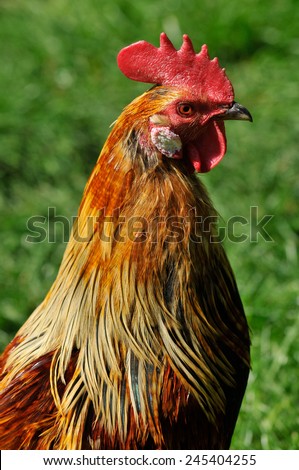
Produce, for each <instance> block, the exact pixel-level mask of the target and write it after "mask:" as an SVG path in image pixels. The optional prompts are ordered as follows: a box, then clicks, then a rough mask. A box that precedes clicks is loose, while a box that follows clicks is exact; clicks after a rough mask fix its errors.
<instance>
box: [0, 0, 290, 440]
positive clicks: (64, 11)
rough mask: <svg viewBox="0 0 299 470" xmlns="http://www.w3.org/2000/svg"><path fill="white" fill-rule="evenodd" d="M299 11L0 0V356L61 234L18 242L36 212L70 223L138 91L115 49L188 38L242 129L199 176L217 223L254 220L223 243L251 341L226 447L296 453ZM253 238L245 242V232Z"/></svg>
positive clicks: (241, 5)
mask: <svg viewBox="0 0 299 470" xmlns="http://www.w3.org/2000/svg"><path fill="white" fill-rule="evenodd" d="M298 24H299V2H298V1H296V0H264V1H263V2H261V1H259V0H242V2H240V1H239V0H214V1H210V0H201V1H197V0H188V2H187V1H186V2H183V1H182V0H152V1H143V0H142V1H141V0H139V1H137V2H133V1H127V0H116V1H115V0H114V1H113V0H100V1H95V0H84V1H82V0H44V1H41V0H26V1H25V0H24V1H21V0H13V1H11V0H2V1H1V2H0V52H1V56H0V57H1V63H0V90H1V91H0V132H1V137H0V139H1V141H0V172H1V196H0V208H1V225H0V227H1V235H0V260H1V271H0V284H1V293H0V312H1V313H0V348H1V349H3V348H4V346H5V345H6V344H7V343H8V341H9V340H10V339H11V338H12V336H13V335H14V334H15V333H16V331H17V329H18V328H19V326H20V325H21V324H22V323H23V322H24V320H25V319H26V318H27V316H28V315H29V314H30V313H31V312H32V310H33V309H34V308H35V307H36V306H37V305H38V303H39V302H40V301H41V300H42V299H43V297H44V295H45V294H46V292H47V290H48V289H49V287H50V285H51V283H52V282H53V280H54V278H55V275H56V273H57V269H58V266H59V263H60V261H61V257H62V254H63V251H64V249H65V241H64V239H65V237H66V236H67V233H65V232H66V231H65V230H63V226H62V224H56V229H57V230H56V239H55V243H52V242H51V243H50V242H49V241H45V242H43V243H28V241H27V240H26V236H27V235H28V229H27V226H26V223H27V220H28V219H29V218H30V217H32V216H33V215H41V216H45V217H47V214H48V207H55V208H56V213H57V215H63V216H65V217H67V218H68V219H70V218H71V217H72V216H73V215H75V214H76V210H77V207H78V205H79V202H80V199H81V195H82V191H83V188H84V184H85V182H86V180H87V177H88V175H89V173H90V171H91V169H92V167H93V165H94V163H95V161H96V159H97V156H98V153H99V151H100V149H101V146H102V144H103V142H104V140H105V138H106V137H107V135H108V132H109V125H110V124H111V122H113V121H114V120H115V119H116V118H117V116H118V115H119V114H120V112H121V110H122V108H123V107H124V105H126V104H127V103H128V102H129V101H130V100H132V99H133V98H134V97H135V96H137V95H138V94H139V93H140V92H141V91H143V90H145V89H146V85H144V84H139V83H134V82H131V81H129V80H127V79H126V78H125V77H124V76H122V74H121V73H120V71H119V70H118V68H117V66H116V60H115V58H116V54H117V53H118V51H119V50H120V49H121V48H122V47H123V46H125V45H127V44H129V43H131V42H134V41H136V40H139V39H146V40H148V41H150V42H152V43H154V44H156V45H158V37H159V34H160V32H161V31H165V32H166V33H167V34H168V35H169V37H170V38H171V40H172V41H173V42H174V44H175V46H176V47H179V46H180V45H181V36H182V34H183V33H188V34H189V35H190V36H191V38H192V40H193V43H194V45H195V47H196V48H197V49H198V50H199V48H200V46H201V44H203V43H207V44H208V46H209V50H210V54H211V56H214V55H217V56H218V57H219V58H220V63H221V65H222V66H225V67H226V69H227V73H228V75H229V77H230V79H231V80H232V82H233V84H234V88H235V92H236V99H237V100H239V101H240V102H241V103H242V104H244V105H246V106H247V107H248V108H249V109H250V111H251V112H252V114H253V117H254V123H253V124H248V123H242V122H229V123H227V125H226V128H227V137H228V144H229V147H228V153H227V156H226V158H225V159H224V160H223V162H222V163H221V164H220V165H219V166H218V167H217V168H215V169H214V170H213V171H212V172H211V173H209V174H206V175H202V176H201V178H202V180H203V181H204V182H205V184H206V185H207V186H208V188H209V191H210V194H211V196H212V199H213V200H214V202H215V205H216V207H217V209H218V210H219V212H220V214H221V215H222V217H223V220H222V221H221V222H220V223H221V224H223V226H225V221H227V220H229V219H230V218H231V217H232V216H234V215H240V216H242V217H245V218H246V219H249V215H250V207H252V206H256V207H258V211H259V212H258V218H259V219H261V218H262V217H263V216H264V215H267V214H270V215H273V218H272V219H271V221H270V222H269V223H268V224H267V226H266V228H267V231H268V233H269V234H270V236H271V237H272V240H273V241H271V242H269V241H265V240H263V239H262V237H260V236H259V237H258V240H257V241H254V233H253V232H254V224H255V222H254V220H251V221H249V222H248V224H246V225H243V226H242V225H241V224H238V225H237V226H235V234H237V235H238V234H242V233H245V234H246V237H247V240H246V241H245V242H243V243H235V242H233V241H231V240H229V239H227V240H226V241H225V245H226V249H227V252H228V255H229V258H230V260H231V263H232V265H233V268H234V271H235V273H236V277H237V280H238V284H239V289H240V292H241V295H242V298H243V301H244V305H245V308H246V312H247V316H248V321H249V323H250V327H251V331H252V373H251V377H250V381H249V385H248V389H247V393H246V397H245V400H244V402H243V407H242V411H241V413H240V417H239V420H238V424H237V428H236V432H235V436H234V440H233V445H232V447H233V448H234V449H296V448H299V413H298V409H299V380H298V362H299V345H298V336H299V315H298V305H299V288H298V233H299V217H298V199H299V179H298V173H299V158H298V144H299V139H298V131H299V114H298V98H299V87H298V82H299V69H298V59H299V37H298ZM252 233H253V240H250V234H252Z"/></svg>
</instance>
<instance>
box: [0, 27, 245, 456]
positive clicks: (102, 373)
mask: <svg viewBox="0 0 299 470" xmlns="http://www.w3.org/2000/svg"><path fill="white" fill-rule="evenodd" d="M118 65H119V68H120V70H121V71H122V72H123V73H124V74H125V75H126V76H127V77H128V78H130V79H132V80H138V81H141V82H146V83H151V84H154V86H153V87H152V88H151V89H149V90H148V91H146V92H145V93H144V94H142V95H141V96H139V97H138V98H136V99H135V100H134V101H133V102H132V103H131V104H129V105H128V106H127V107H126V108H125V109H124V111H123V112H122V114H121V115H120V117H119V118H118V119H117V121H116V122H115V124H114V127H113V129H112V131H111V133H110V135H109V137H108V139H107V141H106V143H105V144H104V147H103V150H102V152H101V154H100V157H99V159H98V161H97V163H96V166H95V168H94V170H93V172H92V174H91V176H90V178H89V181H88V182H87V185H86V188H85V191H84V194H83V199H82V202H81V205H80V208H79V212H78V217H77V219H76V221H75V223H74V226H73V230H72V234H71V236H70V240H69V243H68V245H67V248H66V251H65V254H64V257H63V260H62V263H61V266H60V269H59V272H58V275H57V278H56V280H55V282H54V284H53V285H52V287H51V289H50V291H49V292H48V294H47V295H46V297H45V299H44V301H43V302H42V303H41V305H40V306H39V307H37V309H36V310H35V311H34V312H33V313H32V315H31V316H30V317H29V319H28V320H27V321H26V322H25V324H24V325H23V326H22V327H21V329H20V330H19V332H18V333H17V335H16V337H15V338H14V339H13V341H12V342H11V343H10V344H9V345H8V346H7V348H6V349H5V351H4V353H3V354H2V356H1V359H0V372H1V375H0V393H1V399H0V447H1V449H54V450H55V449H227V448H229V446H230V442H231V437H232V434H233V431H234V427H235V423H236V420H237V416H238V413H239V409H240V405H241V401H242V398H243V395H244V392H245V388H246V383H247V378H248V372H249V368H250V357H249V356H250V353H249V350H250V339H249V333H248V325H247V322H246V318H245V315H244V311H243V307H242V303H241V300H240V297H239V293H238V289H237V286H236V282H235V279H234V275H233V273H232V270H231V267H230V264H229V262H228V260H227V258H226V255H225V253H224V250H223V247H222V246H221V244H220V243H217V240H216V239H217V233H216V232H215V226H214V224H211V223H209V221H211V218H213V217H216V215H217V214H216V211H215V209H214V208H213V205H212V203H211V201H210V199H209V197H208V195H207V192H206V190H205V188H204V186H203V184H202V183H201V182H200V181H199V179H198V178H197V176H196V173H198V172H207V171H209V170H211V169H212V168H214V167H215V166H216V165H217V164H218V163H219V162H220V161H221V160H222V158H223V156H224V154H225V152H226V138H225V129H224V120H228V119H243V120H249V121H251V120H252V118H251V115H250V113H249V111H248V110H247V109H246V108H244V107H243V106H241V105H240V104H238V103H237V102H235V101H234V92H233V88H232V85H231V83H230V81H229V79H228V78H227V76H226V73H225V70H224V69H222V68H220V66H219V63H218V59H216V58H215V59H213V60H210V58H209V55H208V50H207V47H206V46H205V45H204V46H203V47H202V49H201V51H200V52H199V53H195V51H194V49H193V45H192V42H191V40H190V39H189V37H188V36H187V35H184V36H183V44H182V46H181V48H180V49H179V50H176V49H175V48H174V46H173V44H172V43H171V41H170V40H169V39H168V37H167V36H166V34H164V33H162V34H161V38H160V46H159V47H155V46H153V45H151V44H149V43H147V42H145V41H139V42H137V43H134V44H132V45H130V46H128V47H125V48H124V49H122V50H121V51H120V53H119V55H118Z"/></svg>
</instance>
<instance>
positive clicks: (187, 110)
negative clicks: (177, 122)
mask: <svg viewBox="0 0 299 470" xmlns="http://www.w3.org/2000/svg"><path fill="white" fill-rule="evenodd" d="M177 110H178V113H179V114H180V115H181V116H183V117H190V116H192V115H193V114H194V109H193V106H192V105H191V104H189V103H180V104H178V107H177Z"/></svg>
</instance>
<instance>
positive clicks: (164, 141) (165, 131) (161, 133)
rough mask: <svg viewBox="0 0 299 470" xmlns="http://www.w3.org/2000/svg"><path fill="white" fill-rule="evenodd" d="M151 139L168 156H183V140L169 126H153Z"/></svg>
mask: <svg viewBox="0 0 299 470" xmlns="http://www.w3.org/2000/svg"><path fill="white" fill-rule="evenodd" d="M151 140H152V143H153V144H154V146H155V147H156V148H157V149H158V150H159V152H161V153H162V154H163V155H165V156H166V157H168V158H182V154H181V149H182V141H181V139H180V137H179V136H178V135H177V134H175V133H174V132H172V131H171V130H170V129H169V127H164V126H161V127H153V128H152V130H151Z"/></svg>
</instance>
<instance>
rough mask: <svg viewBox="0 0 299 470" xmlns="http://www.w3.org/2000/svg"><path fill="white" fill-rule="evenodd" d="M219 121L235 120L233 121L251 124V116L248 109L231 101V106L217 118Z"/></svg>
mask: <svg viewBox="0 0 299 470" xmlns="http://www.w3.org/2000/svg"><path fill="white" fill-rule="evenodd" d="M219 119H223V120H224V119H235V120H237V119H238V120H242V121H250V122H252V121H253V119H252V116H251V114H250V112H249V111H248V109H246V108H245V107H244V106H242V105H241V104H239V103H236V101H233V104H232V106H231V107H230V108H229V109H228V110H227V111H226V112H225V113H224V114H221V115H220V116H219Z"/></svg>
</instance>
